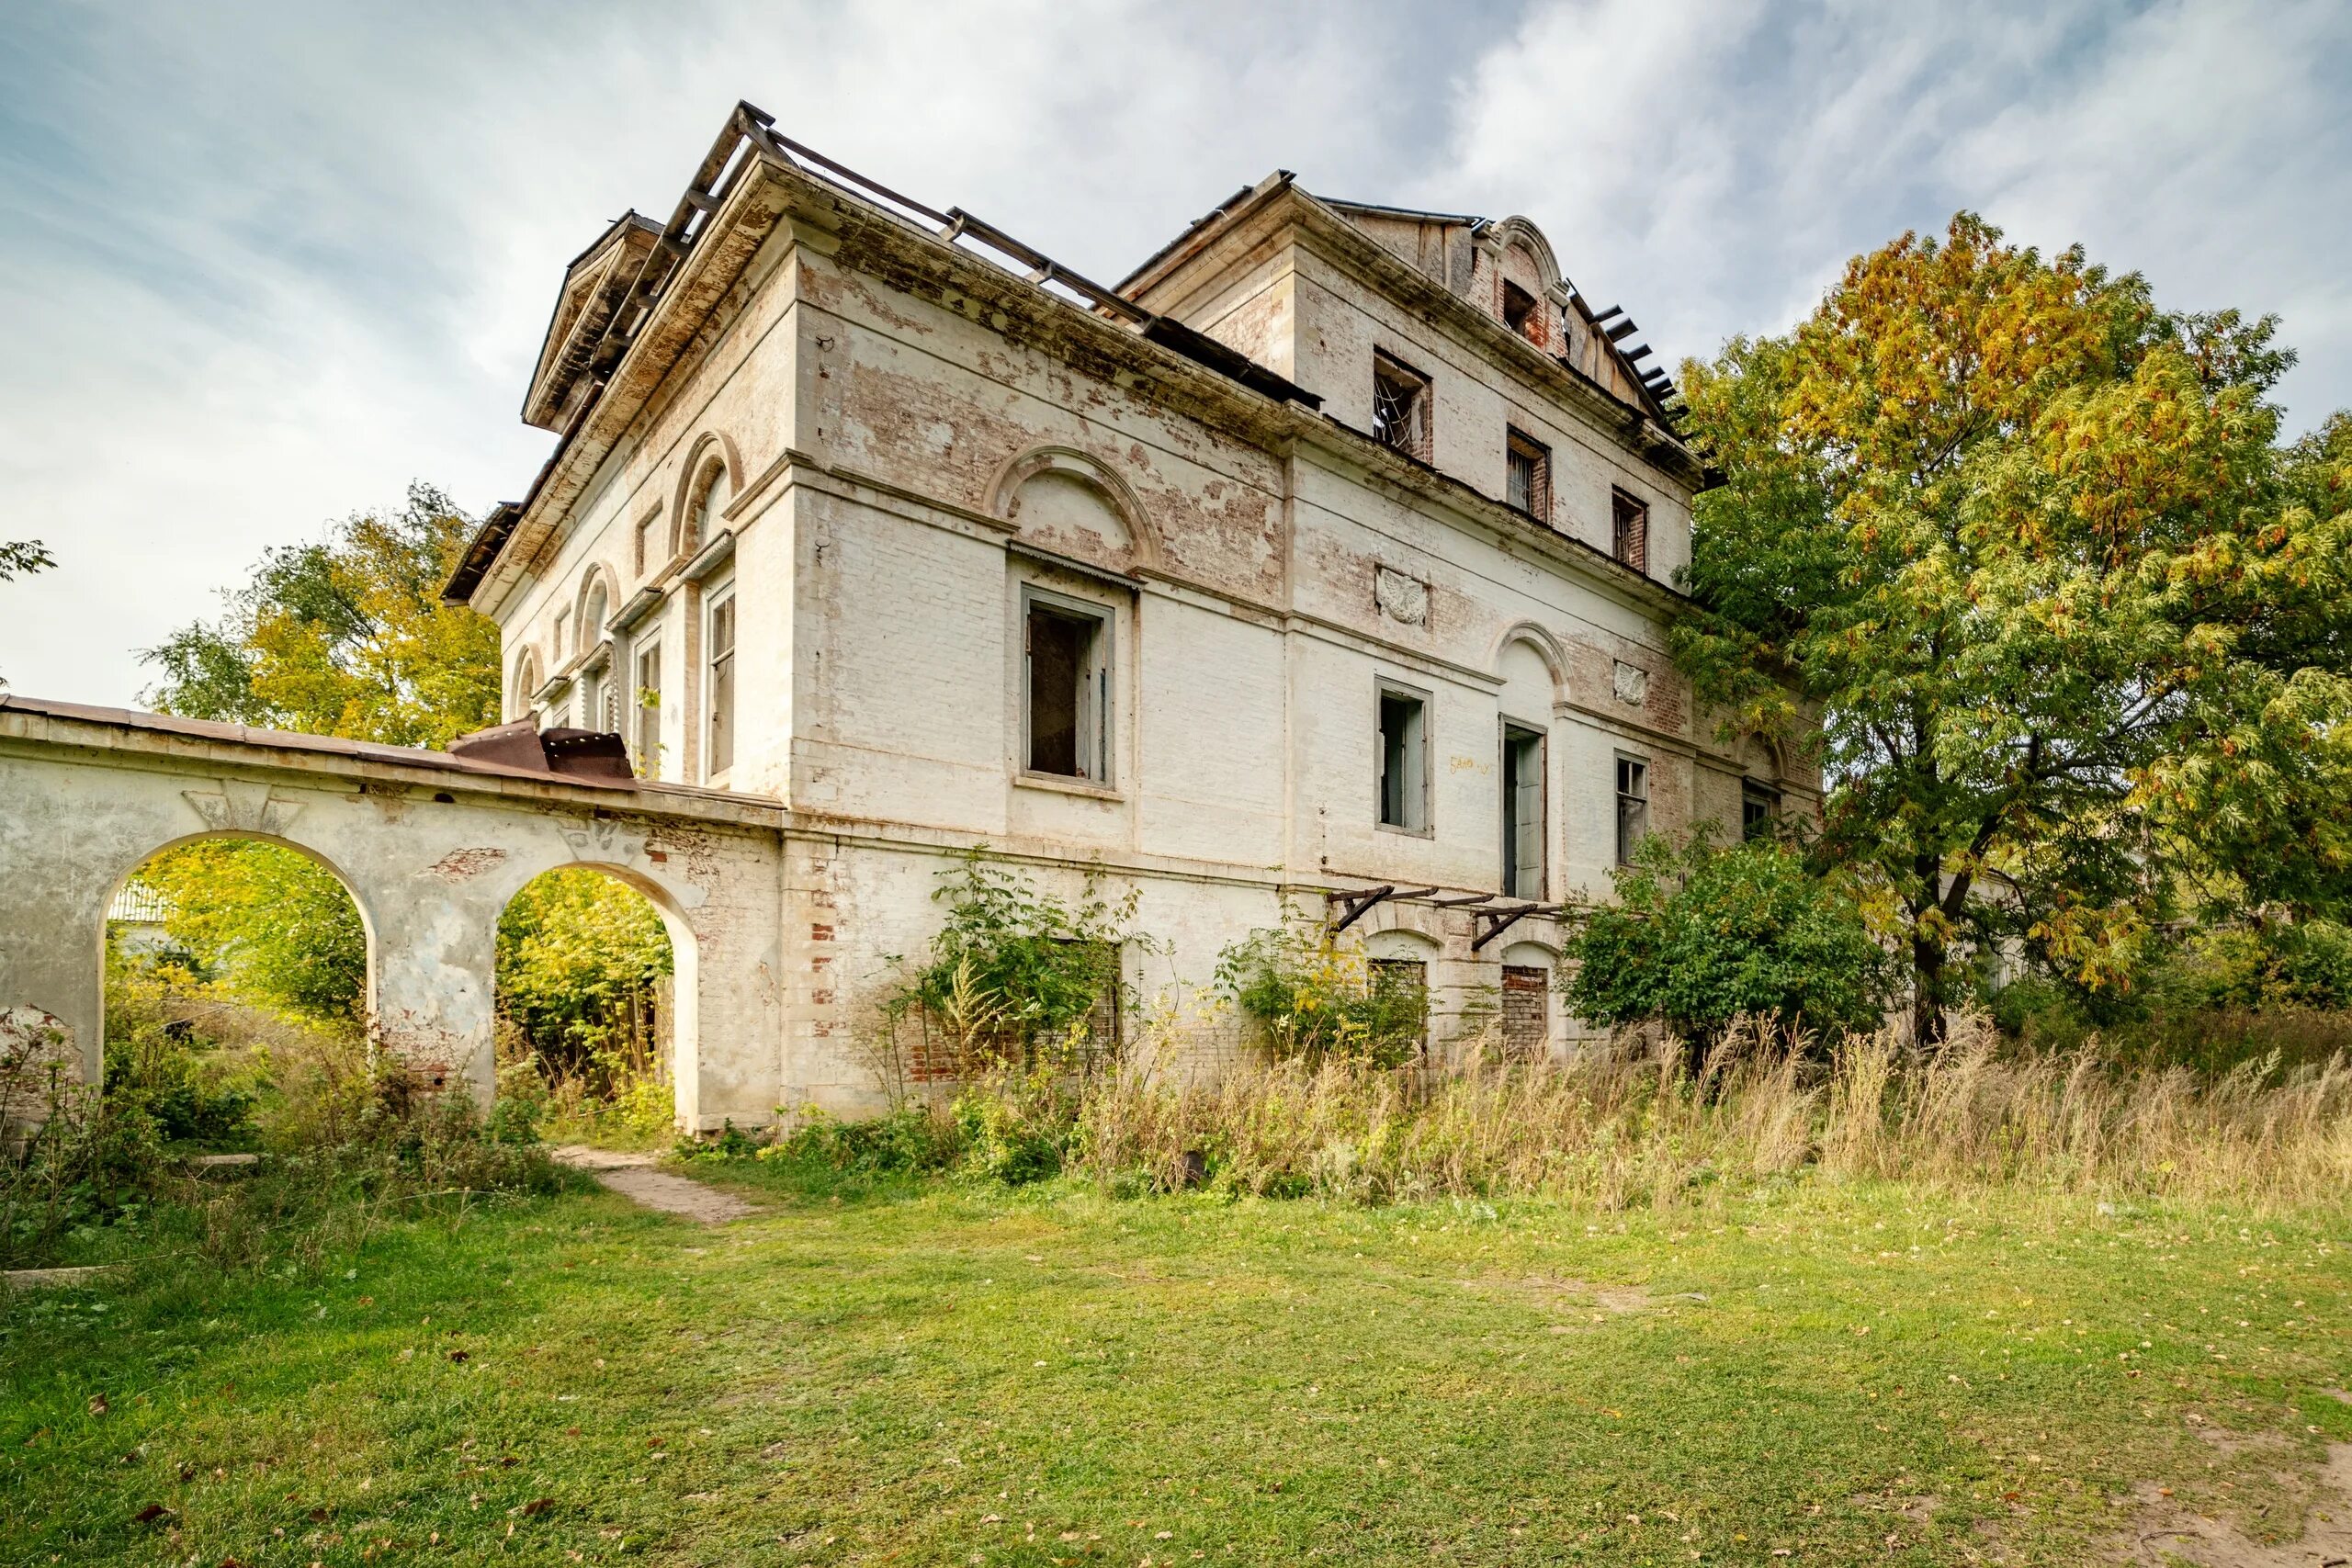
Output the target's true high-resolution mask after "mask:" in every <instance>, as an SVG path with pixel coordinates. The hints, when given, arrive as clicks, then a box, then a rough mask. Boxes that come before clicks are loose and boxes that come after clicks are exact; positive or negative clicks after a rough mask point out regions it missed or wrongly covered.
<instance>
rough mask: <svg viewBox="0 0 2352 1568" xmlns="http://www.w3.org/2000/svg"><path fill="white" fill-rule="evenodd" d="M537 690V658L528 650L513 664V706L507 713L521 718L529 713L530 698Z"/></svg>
mask: <svg viewBox="0 0 2352 1568" xmlns="http://www.w3.org/2000/svg"><path fill="white" fill-rule="evenodd" d="M538 689H539V656H538V655H537V654H536V653H534V652H532V651H531V650H530V649H524V650H523V657H522V658H521V659H519V660H515V705H514V706H513V707H512V708H510V709H509V710H508V711H509V712H511V713H512V714H513V715H514V716H515V717H516V718H521V717H522V716H524V715H525V714H527V713H529V712H530V711H531V698H532V696H533V694H536V693H537V691H538Z"/></svg>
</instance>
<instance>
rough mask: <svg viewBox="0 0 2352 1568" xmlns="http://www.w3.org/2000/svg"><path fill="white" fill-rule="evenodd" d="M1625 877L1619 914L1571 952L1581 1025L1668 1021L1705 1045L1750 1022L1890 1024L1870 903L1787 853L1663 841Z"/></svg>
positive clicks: (1886, 972)
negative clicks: (1884, 1020) (1885, 1019)
mask: <svg viewBox="0 0 2352 1568" xmlns="http://www.w3.org/2000/svg"><path fill="white" fill-rule="evenodd" d="M1614 875H1615V879H1616V884H1617V902H1616V904H1615V905H1614V906H1612V907H1610V908H1601V909H1599V910H1596V911H1594V912H1593V913H1592V914H1591V915H1589V917H1587V918H1586V919H1585V920H1584V921H1583V923H1582V925H1581V927H1580V929H1578V930H1577V932H1576V933H1575V934H1574V935H1573V936H1572V937H1571V938H1570V939H1569V941H1568V942H1567V953H1566V956H1567V957H1568V959H1569V960H1570V963H1571V964H1572V966H1573V975H1572V976H1571V978H1570V979H1569V981H1568V983H1567V987H1566V990H1567V998H1568V1007H1569V1010H1570V1011H1572V1012H1574V1013H1575V1014H1576V1015H1577V1017H1579V1018H1582V1019H1585V1020H1587V1021H1590V1022H1593V1023H1602V1024H1611V1025H1618V1024H1632V1023H1649V1022H1656V1023H1662V1024H1664V1025H1665V1026H1666V1027H1667V1028H1668V1029H1669V1030H1671V1031H1673V1032H1675V1033H1677V1034H1679V1035H1680V1036H1682V1037H1683V1038H1684V1039H1686V1040H1691V1041H1693V1042H1696V1043H1709V1042H1713V1040H1715V1039H1716V1038H1717V1037H1718V1036H1720V1035H1721V1034H1722V1033H1723V1032H1724V1030H1725V1029H1726V1028H1728V1027H1729V1026H1730V1024H1731V1023H1732V1021H1733V1020H1735V1019H1738V1018H1742V1017H1749V1018H1757V1019H1763V1020H1769V1021H1770V1022H1771V1024H1772V1025H1773V1027H1774V1028H1775V1029H1776V1030H1779V1031H1781V1032H1788V1031H1793V1030H1813V1031H1820V1032H1844V1031H1847V1030H1854V1029H1867V1028H1871V1027H1873V1026H1875V1025H1876V1024H1877V1023H1878V1022H1879V1021H1880V1019H1881V1017H1882V1016H1883V1015H1882V1008H1883V1002H1884V998H1885V997H1886V994H1887V986H1888V981H1889V976H1890V964H1889V961H1888V957H1887V954H1886V953H1885V952H1884V951H1883V949H1882V948H1881V947H1880V945H1879V944H1878V942H1876V941H1875V940H1874V939H1873V938H1872V937H1871V931H1870V928H1869V925H1868V923H1867V922H1866V920H1865V919H1864V916H1863V912H1862V909H1861V907H1860V902H1859V900H1858V899H1857V898H1856V897H1855V896H1854V894H1853V891H1852V889H1851V888H1850V887H1849V886H1847V885H1846V884H1844V883H1842V882H1838V881H1834V880H1829V879H1825V878H1822V877H1818V876H1815V875H1814V874H1812V873H1810V872H1808V871H1807V870H1806V869H1805V866H1804V862H1803V861H1802V860H1801V859H1800V858H1799V857H1798V855H1797V854H1796V853H1795V852H1793V851H1792V850H1791V849H1789V848H1787V847H1786V846H1784V845H1781V844H1779V843H1777V842H1773V841H1771V840H1753V841H1749V842H1745V843H1738V844H1734V845H1731V846H1729V847H1728V848H1718V847H1717V846H1716V845H1715V844H1714V843H1713V840H1712V839H1711V838H1710V837H1709V836H1708V834H1707V833H1705V832H1704V831H1703V830H1702V832H1700V833H1698V834H1695V835H1694V836H1693V837H1692V838H1691V840H1689V841H1687V842H1685V843H1682V844H1680V845H1677V844H1674V843H1672V842H1670V841H1668V840H1666V839H1665V838H1663V837H1654V838H1651V839H1649V840H1645V842H1644V843H1643V844H1642V845H1641V847H1640V848H1639V849H1638V850H1636V851H1635V852H1634V862H1633V863H1632V864H1631V865H1626V866H1621V867H1619V868H1618V869H1617V871H1616V872H1615V873H1614Z"/></svg>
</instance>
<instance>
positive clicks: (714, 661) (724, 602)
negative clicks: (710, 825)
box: [703, 592, 735, 778]
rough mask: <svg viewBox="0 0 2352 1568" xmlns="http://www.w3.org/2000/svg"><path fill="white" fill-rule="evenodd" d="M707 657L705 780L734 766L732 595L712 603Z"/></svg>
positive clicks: (733, 606) (733, 600)
mask: <svg viewBox="0 0 2352 1568" xmlns="http://www.w3.org/2000/svg"><path fill="white" fill-rule="evenodd" d="M704 640H705V646H706V647H707V649H708V650H709V655H710V753H709V758H708V761H707V763H706V764H705V766H704V769H703V773H704V776H705V777H707V778H716V777H718V775H719V774H720V773H725V772H726V771H727V770H728V769H729V768H730V767H733V766H734V765H735V595H734V594H733V593H732V592H729V593H728V594H727V595H726V597H724V598H721V599H717V600H714V601H713V602H712V604H711V606H710V629H709V631H708V632H707V634H706V637H705V639H704Z"/></svg>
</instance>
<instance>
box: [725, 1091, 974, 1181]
mask: <svg viewBox="0 0 2352 1568" xmlns="http://www.w3.org/2000/svg"><path fill="white" fill-rule="evenodd" d="M961 1153H962V1144H961V1142H960V1140H959V1138H958V1135H957V1129H956V1123H955V1122H953V1121H951V1120H947V1119H944V1118H942V1117H940V1116H938V1115H935V1114H934V1113H933V1112H932V1111H929V1110H927V1109H925V1108H924V1107H922V1106H914V1105H910V1106H902V1107H900V1108H899V1110H896V1111H891V1112H890V1113H889V1114H888V1115H886V1116H878V1117H876V1118H874V1119H873V1120H871V1121H865V1122H844V1121H842V1119H841V1118H839V1117H837V1116H833V1115H831V1114H829V1113H827V1112H826V1111H820V1110H818V1109H817V1108H815V1107H814V1106H811V1107H810V1108H809V1110H808V1111H804V1112H803V1113H802V1117H801V1121H800V1124H799V1125H798V1126H797V1127H795V1128H794V1129H793V1130H792V1131H791V1132H789V1133H787V1134H785V1135H784V1136H783V1137H781V1138H778V1139H777V1140H776V1141H775V1142H774V1143H772V1144H770V1145H767V1146H766V1147H765V1148H763V1149H761V1150H760V1151H759V1156H758V1157H759V1158H760V1159H762V1160H772V1161H775V1162H778V1163H781V1164H786V1165H802V1166H808V1167H811V1168H818V1169H822V1170H828V1171H832V1172H836V1173H839V1174H842V1175H851V1176H911V1175H918V1174H922V1173H923V1172H928V1171H941V1170H945V1169H948V1168H950V1167H952V1166H954V1165H955V1164H956V1160H957V1158H958V1157H959V1156H960V1155H961Z"/></svg>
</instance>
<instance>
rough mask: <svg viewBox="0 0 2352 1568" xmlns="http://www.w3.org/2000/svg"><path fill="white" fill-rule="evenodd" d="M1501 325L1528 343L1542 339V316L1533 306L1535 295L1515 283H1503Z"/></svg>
mask: <svg viewBox="0 0 2352 1568" xmlns="http://www.w3.org/2000/svg"><path fill="white" fill-rule="evenodd" d="M1503 325H1505V326H1507V327H1509V328H1510V330H1511V331H1513V332H1515V333H1518V334H1519V335H1520V336H1521V337H1523V338H1525V339H1526V340H1527V341H1528V342H1530V343H1534V344H1540V343H1542V342H1543V341H1544V318H1543V316H1542V314H1541V313H1539V312H1538V311H1537V310H1536V308H1535V296H1534V295H1532V294H1530V293H1529V292H1528V291H1527V290H1526V289H1524V288H1521V287H1520V286H1519V285H1518V284H1516V283H1509V282H1506V283H1505V284H1504V285H1503Z"/></svg>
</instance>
